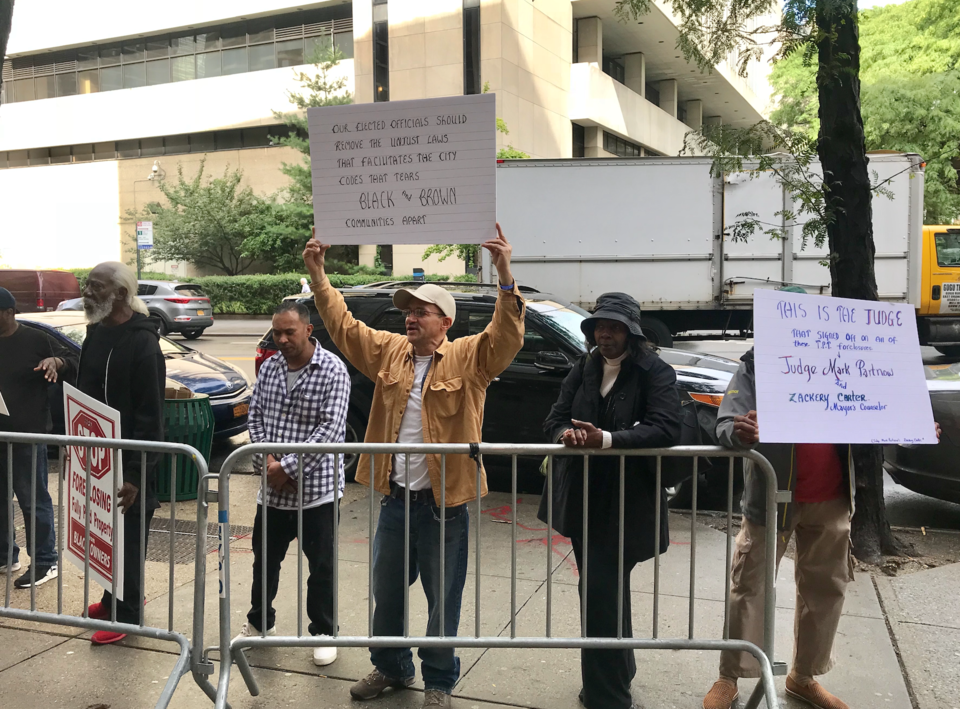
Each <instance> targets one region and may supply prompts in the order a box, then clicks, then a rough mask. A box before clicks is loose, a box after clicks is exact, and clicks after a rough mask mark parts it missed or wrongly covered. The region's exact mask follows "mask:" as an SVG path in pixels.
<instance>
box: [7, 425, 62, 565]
mask: <svg viewBox="0 0 960 709" xmlns="http://www.w3.org/2000/svg"><path fill="white" fill-rule="evenodd" d="M33 449H34V446H32V445H31V444H29V443H14V444H13V493H14V494H15V495H16V496H17V502H18V503H19V504H20V511H21V512H23V520H24V522H25V523H26V528H27V530H26V531H27V534H26V537H27V553H29V552H30V550H31V549H33V545H34V542H36V545H37V547H36V558H35V559H33V558H31V561H32V562H35V563H36V565H37V566H38V567H40V566H56V565H57V542H56V539H57V532H56V523H55V522H54V519H53V501H52V500H51V499H50V493H49V492H47V447H46V446H45V445H38V446H36V451H37V484H36V487H32V486H31V485H30V479H31V477H32V475H33V472H32V471H33V463H32V451H33ZM7 475H8V473H7V446H6V445H0V502H2V503H3V504H2V505H0V566H3V565H5V564H6V563H7V553H8V551H9V548H10V546H11V545H12V546H13V561H14V562H17V561H19V560H20V547H19V546H17V540H16V532H14V538H13V539H10V538H9V536H8V535H9V527H10V520H9V518H8V515H7V512H8V510H9V504H10V491H9V489H8V488H7ZM34 502H36V505H37V538H36V540H34V539H32V538H31V528H32V526H33V525H32V523H31V521H30V520H31V517H32V516H33V504H34Z"/></svg>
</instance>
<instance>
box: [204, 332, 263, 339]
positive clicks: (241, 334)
mask: <svg viewBox="0 0 960 709" xmlns="http://www.w3.org/2000/svg"><path fill="white" fill-rule="evenodd" d="M203 337H256V338H257V339H260V338H261V337H263V333H262V332H260V333H253V332H205V333H203V335H202V337H201V339H202V338H203Z"/></svg>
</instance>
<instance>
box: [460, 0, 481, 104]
mask: <svg viewBox="0 0 960 709" xmlns="http://www.w3.org/2000/svg"><path fill="white" fill-rule="evenodd" d="M481 91H482V88H481V86H480V0H463V93H464V94H478V93H480V92H481Z"/></svg>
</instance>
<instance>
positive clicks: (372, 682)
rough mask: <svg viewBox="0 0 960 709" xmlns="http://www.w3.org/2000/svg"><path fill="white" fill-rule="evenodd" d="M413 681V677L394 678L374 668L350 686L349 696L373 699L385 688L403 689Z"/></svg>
mask: <svg viewBox="0 0 960 709" xmlns="http://www.w3.org/2000/svg"><path fill="white" fill-rule="evenodd" d="M413 683H414V678H413V677H405V678H404V679H394V678H392V677H387V676H386V675H385V674H383V672H381V671H380V670H378V669H374V670H373V672H371V673H370V674H368V675H367V676H366V677H364V678H363V679H362V680H360V681H359V682H357V683H356V684H355V685H353V686H352V687H351V688H350V696H352V697H353V698H354V699H361V700H365V699H374V698H376V697H379V696H380V695H381V694H382V693H383V691H384V690H385V689H389V688H391V687H392V688H393V689H404V688H405V687H409V686H410V685H411V684H413Z"/></svg>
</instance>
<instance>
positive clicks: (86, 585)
mask: <svg viewBox="0 0 960 709" xmlns="http://www.w3.org/2000/svg"><path fill="white" fill-rule="evenodd" d="M84 450H86V451H87V464H86V465H85V466H84V469H85V470H84V472H85V473H86V485H85V486H84V489H83V514H84V524H85V525H86V533H85V534H84V539H83V617H84V618H88V617H89V614H88V611H89V609H90V458H91V457H92V456H93V452H92V449H91V448H90V446H84ZM113 603H114V606H115V605H116V598H114V599H113Z"/></svg>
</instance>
